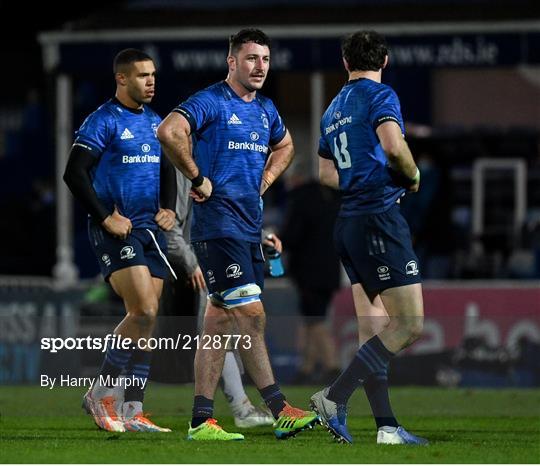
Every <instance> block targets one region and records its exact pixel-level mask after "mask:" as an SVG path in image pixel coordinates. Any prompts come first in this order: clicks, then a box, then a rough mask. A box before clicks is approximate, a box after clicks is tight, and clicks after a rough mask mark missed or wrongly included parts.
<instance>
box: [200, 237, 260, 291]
mask: <svg viewBox="0 0 540 466" xmlns="http://www.w3.org/2000/svg"><path fill="white" fill-rule="evenodd" d="M193 249H194V250H195V254H196V255H197V259H198V261H199V265H200V266H201V270H202V271H203V273H204V279H205V280H206V286H207V287H208V292H209V294H212V293H215V292H218V293H221V292H223V291H226V290H230V289H232V288H236V287H238V286H242V285H247V284H248V283H255V284H257V285H259V288H260V289H261V290H262V289H263V287H264V256H263V253H262V249H261V244H260V243H250V242H248V241H243V240H237V239H232V238H218V239H209V240H205V241H196V242H194V243H193Z"/></svg>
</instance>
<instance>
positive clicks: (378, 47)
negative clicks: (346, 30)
mask: <svg viewBox="0 0 540 466" xmlns="http://www.w3.org/2000/svg"><path fill="white" fill-rule="evenodd" d="M341 53H342V54H343V58H345V60H347V63H348V65H349V71H379V70H380V69H381V68H382V67H383V65H384V58H385V56H386V55H388V46H387V44H386V41H385V39H384V37H383V36H381V35H380V34H379V33H377V32H375V31H358V32H355V33H353V34H350V35H348V36H346V37H345V38H344V39H343V40H342V42H341Z"/></svg>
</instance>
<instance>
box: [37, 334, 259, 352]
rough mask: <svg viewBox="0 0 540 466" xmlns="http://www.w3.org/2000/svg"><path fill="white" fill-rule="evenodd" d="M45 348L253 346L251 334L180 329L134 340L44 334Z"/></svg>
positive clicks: (213, 347)
mask: <svg viewBox="0 0 540 466" xmlns="http://www.w3.org/2000/svg"><path fill="white" fill-rule="evenodd" d="M40 348H41V350H43V351H47V352H49V353H58V352H59V351H63V350H68V351H71V350H97V351H101V352H102V353H104V352H106V351H107V350H108V349H113V350H114V349H120V350H134V349H143V350H146V351H148V350H192V349H203V350H205V349H208V350H209V349H215V350H218V349H222V348H225V349H228V350H237V349H239V350H249V349H251V335H239V334H231V335H195V336H193V335H189V334H182V333H179V334H178V335H176V337H150V338H139V339H137V340H132V339H131V338H127V337H126V338H123V337H121V336H120V335H114V334H107V335H105V336H104V337H92V336H90V335H88V336H86V337H67V338H60V337H43V338H41V346H40Z"/></svg>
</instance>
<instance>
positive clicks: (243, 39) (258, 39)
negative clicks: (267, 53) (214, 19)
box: [229, 28, 270, 55]
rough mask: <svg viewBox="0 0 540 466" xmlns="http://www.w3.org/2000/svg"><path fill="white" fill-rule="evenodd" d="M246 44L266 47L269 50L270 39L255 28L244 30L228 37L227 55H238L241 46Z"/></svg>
mask: <svg viewBox="0 0 540 466" xmlns="http://www.w3.org/2000/svg"><path fill="white" fill-rule="evenodd" d="M248 42H255V43H256V44H259V45H266V46H267V47H268V48H270V38H269V37H268V36H267V35H266V34H265V33H264V32H262V31H261V30H260V29H256V28H245V29H242V30H240V31H238V32H237V33H236V34H233V35H232V36H230V37H229V54H230V55H234V54H235V53H238V51H239V50H240V48H241V47H242V44H247V43H248Z"/></svg>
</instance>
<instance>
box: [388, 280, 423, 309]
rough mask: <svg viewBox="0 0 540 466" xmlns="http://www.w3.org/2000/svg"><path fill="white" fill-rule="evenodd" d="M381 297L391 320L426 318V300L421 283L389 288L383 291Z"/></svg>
mask: <svg viewBox="0 0 540 466" xmlns="http://www.w3.org/2000/svg"><path fill="white" fill-rule="evenodd" d="M380 296H381V300H382V302H383V304H384V307H385V309H386V311H387V312H388V315H389V316H390V318H392V317H411V318H423V316H424V299H423V296H422V284H421V283H414V284H412V285H405V286H399V287H396V288H388V289H386V290H384V291H382V292H381V294H380Z"/></svg>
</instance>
